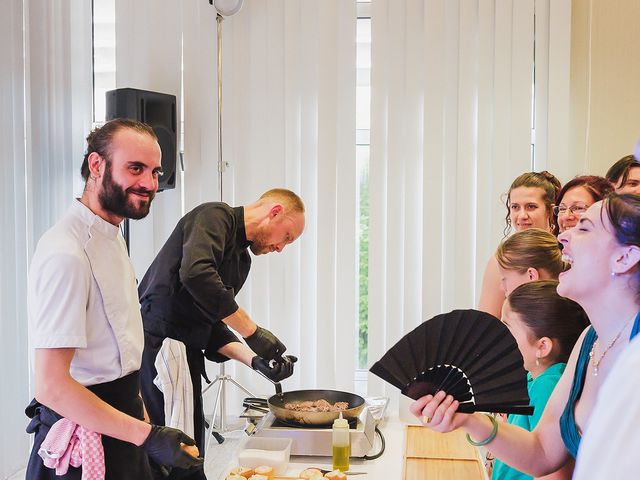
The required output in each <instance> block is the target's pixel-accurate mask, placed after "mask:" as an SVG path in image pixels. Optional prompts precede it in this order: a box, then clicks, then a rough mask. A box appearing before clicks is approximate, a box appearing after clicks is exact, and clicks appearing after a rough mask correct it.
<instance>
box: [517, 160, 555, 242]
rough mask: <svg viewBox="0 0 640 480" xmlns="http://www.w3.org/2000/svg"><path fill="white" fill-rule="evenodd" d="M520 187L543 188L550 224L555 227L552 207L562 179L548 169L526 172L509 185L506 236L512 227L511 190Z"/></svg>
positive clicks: (543, 197)
mask: <svg viewBox="0 0 640 480" xmlns="http://www.w3.org/2000/svg"><path fill="white" fill-rule="evenodd" d="M518 187H534V188H541V189H542V191H543V192H544V194H543V196H542V199H543V201H544V205H545V207H546V209H547V212H548V216H549V225H550V226H551V227H554V225H555V224H554V221H553V211H552V207H553V204H554V202H555V201H556V197H557V196H558V192H559V191H560V188H561V184H560V180H558V179H557V178H556V177H555V176H554V175H553V174H552V173H549V172H547V171H546V170H544V171H542V172H540V173H538V172H526V173H523V174H522V175H520V176H519V177H517V178H516V179H515V180H514V181H513V183H512V184H511V186H510V187H509V191H508V192H507V198H506V200H505V206H506V207H507V216H506V217H505V219H504V220H505V223H506V224H507V226H506V227H505V229H504V235H505V237H506V236H507V233H509V230H510V229H511V215H510V213H511V208H510V207H511V191H512V190H513V189H514V188H518Z"/></svg>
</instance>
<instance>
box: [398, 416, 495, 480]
mask: <svg viewBox="0 0 640 480" xmlns="http://www.w3.org/2000/svg"><path fill="white" fill-rule="evenodd" d="M405 438H406V443H405V455H404V479H405V480H427V479H428V480H484V479H485V475H484V467H483V465H482V461H481V458H480V455H479V453H478V450H477V449H476V448H475V447H473V446H472V445H470V444H469V443H468V442H467V440H466V437H465V434H464V432H463V431H462V430H456V431H454V432H450V433H438V432H434V431H432V430H430V429H428V428H426V427H421V426H419V425H407V427H406V436H405Z"/></svg>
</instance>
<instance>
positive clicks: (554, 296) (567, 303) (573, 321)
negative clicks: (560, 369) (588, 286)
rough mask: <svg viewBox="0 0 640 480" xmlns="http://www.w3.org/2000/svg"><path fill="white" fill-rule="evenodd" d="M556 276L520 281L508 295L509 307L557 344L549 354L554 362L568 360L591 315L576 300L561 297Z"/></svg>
mask: <svg viewBox="0 0 640 480" xmlns="http://www.w3.org/2000/svg"><path fill="white" fill-rule="evenodd" d="M557 287H558V282H557V281H556V280H537V281H535V282H528V283H524V284H522V285H520V286H519V287H518V288H516V289H515V290H513V292H511V295H509V296H508V297H507V302H509V307H510V308H511V310H512V311H513V312H515V313H516V314H518V315H519V316H520V319H521V320H522V321H523V322H524V324H525V325H526V326H527V327H529V329H530V330H531V331H532V332H533V336H534V337H535V338H529V340H531V341H535V340H538V339H540V338H542V337H549V338H550V339H551V340H553V343H554V346H553V349H552V351H551V354H550V355H549V358H550V360H551V361H552V362H553V363H557V362H566V361H567V360H568V359H569V355H570V354H571V350H572V349H573V346H574V345H575V343H576V341H577V340H578V337H580V334H581V333H582V331H583V330H584V329H585V328H586V327H587V325H589V318H588V317H587V314H586V313H585V312H584V310H583V309H582V307H581V306H580V305H578V304H577V303H576V302H574V301H573V300H569V299H568V298H564V297H561V296H560V295H558V292H557V291H556V289H557Z"/></svg>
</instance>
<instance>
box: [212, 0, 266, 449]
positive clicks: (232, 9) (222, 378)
mask: <svg viewBox="0 0 640 480" xmlns="http://www.w3.org/2000/svg"><path fill="white" fill-rule="evenodd" d="M209 3H210V4H212V5H214V6H215V8H216V10H217V12H218V14H217V15H216V24H217V25H216V27H217V39H218V51H217V73H218V186H219V188H220V201H222V199H223V197H222V175H223V173H224V171H225V170H226V167H227V164H226V162H225V161H224V160H223V158H222V21H223V20H224V18H223V15H226V16H230V15H233V14H234V13H237V12H238V10H240V7H241V6H242V0H236V1H235V2H230V0H226V1H221V2H220V4H219V3H218V1H217V0H216V2H215V3H214V0H209ZM231 3H235V5H230V4H231ZM223 4H224V5H223ZM227 383H231V385H234V386H235V387H236V388H239V389H240V390H242V391H243V392H244V393H246V394H247V395H248V396H250V397H253V396H254V395H253V393H251V392H250V391H249V390H248V389H247V388H245V387H244V386H243V385H241V384H240V383H238V382H237V381H236V380H235V379H234V378H233V377H232V376H231V375H228V374H226V373H225V364H224V362H222V363H220V370H219V372H218V375H216V378H215V380H214V381H213V382H211V383H210V384H209V385H207V386H206V387H205V388H204V389H203V390H202V395H203V396H204V394H205V393H206V392H207V391H208V390H209V389H210V388H211V387H213V386H214V385H216V384H217V386H218V391H217V393H216V397H215V402H214V404H213V412H212V413H211V419H210V421H209V432H208V435H207V443H206V445H205V452H206V451H207V450H208V449H209V442H210V441H211V437H215V438H216V440H217V441H218V443H222V442H223V441H224V438H223V437H222V436H221V435H220V433H219V432H221V433H225V432H227V431H229V430H228V429H227V426H226V424H225V416H226V413H227V411H226V410H227V409H226V384H227ZM218 413H219V414H220V421H219V423H218V425H215V423H214V422H215V419H216V414H218Z"/></svg>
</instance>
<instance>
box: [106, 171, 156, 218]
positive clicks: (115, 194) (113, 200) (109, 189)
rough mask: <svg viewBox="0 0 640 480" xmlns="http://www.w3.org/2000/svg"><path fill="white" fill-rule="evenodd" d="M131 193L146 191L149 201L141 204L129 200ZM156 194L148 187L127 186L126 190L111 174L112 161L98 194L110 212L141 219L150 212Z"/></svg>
mask: <svg viewBox="0 0 640 480" xmlns="http://www.w3.org/2000/svg"><path fill="white" fill-rule="evenodd" d="M129 193H144V194H148V195H149V199H148V201H147V202H140V203H139V204H137V202H136V203H134V202H133V201H130V200H129V198H128V197H129ZM154 196H155V192H154V191H152V190H146V189H135V188H127V189H126V190H124V189H123V188H122V187H121V186H120V185H118V184H117V183H116V182H114V181H113V178H112V176H111V162H107V165H106V168H105V171H104V178H103V181H102V191H101V192H100V193H99V194H98V199H99V200H100V206H101V207H102V208H103V209H105V210H106V211H108V212H111V213H113V214H114V215H117V216H119V217H123V218H131V219H133V220H140V219H141V218H144V217H146V216H147V215H148V214H149V209H150V208H151V201H152V200H153V197H154Z"/></svg>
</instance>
